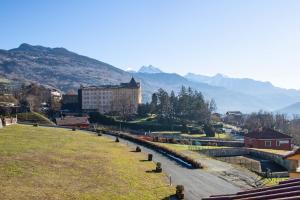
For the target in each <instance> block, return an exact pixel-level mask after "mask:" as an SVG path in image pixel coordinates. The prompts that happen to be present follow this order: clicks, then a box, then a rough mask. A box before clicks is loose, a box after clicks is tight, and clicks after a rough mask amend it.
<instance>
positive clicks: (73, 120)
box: [56, 116, 89, 126]
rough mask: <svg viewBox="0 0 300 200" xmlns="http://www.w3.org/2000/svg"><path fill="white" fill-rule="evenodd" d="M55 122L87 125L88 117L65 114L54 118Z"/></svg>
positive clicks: (69, 124)
mask: <svg viewBox="0 0 300 200" xmlns="http://www.w3.org/2000/svg"><path fill="white" fill-rule="evenodd" d="M56 124H57V125H58V126H75V125H78V124H84V125H88V124H89V120H88V117H73V116H66V117H63V118H61V117H59V118H56Z"/></svg>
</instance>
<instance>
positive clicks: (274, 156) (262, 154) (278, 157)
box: [249, 149, 295, 171]
mask: <svg viewBox="0 0 300 200" xmlns="http://www.w3.org/2000/svg"><path fill="white" fill-rule="evenodd" d="M249 151H250V155H253V156H258V157H261V158H265V159H267V160H272V161H274V162H276V163H277V164H278V165H280V166H282V167H284V168H286V169H287V170H289V171H291V170H294V169H295V162H293V161H291V160H286V159H284V158H283V156H282V155H278V154H273V153H268V152H262V151H258V150H254V149H249Z"/></svg>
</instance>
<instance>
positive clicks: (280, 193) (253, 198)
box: [203, 178, 300, 200]
mask: <svg viewBox="0 0 300 200" xmlns="http://www.w3.org/2000/svg"><path fill="white" fill-rule="evenodd" d="M299 197H300V178H295V179H289V180H287V181H282V182H280V183H279V185H276V186H271V187H265V188H258V189H252V190H246V191H244V192H238V193H236V194H230V195H215V196H211V197H208V198H203V200H232V199H244V200H246V199H247V200H260V199H300V198H299Z"/></svg>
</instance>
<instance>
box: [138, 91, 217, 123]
mask: <svg viewBox="0 0 300 200" xmlns="http://www.w3.org/2000/svg"><path fill="white" fill-rule="evenodd" d="M215 110H216V103H215V101H214V100H213V99H212V100H209V101H208V100H205V98H204V96H203V95H202V93H201V92H199V91H197V90H193V89H192V88H190V87H188V88H187V87H184V86H182V87H181V90H180V91H179V93H178V94H177V95H176V94H175V92H174V91H171V93H170V94H169V93H168V92H167V91H165V90H164V89H159V90H158V91H157V92H155V93H153V94H152V99H151V102H150V103H146V104H141V105H140V106H139V107H138V115H139V116H147V115H149V114H155V115H156V116H157V118H158V119H159V120H160V121H161V122H163V123H167V124H172V123H174V122H179V123H181V124H182V125H186V124H189V123H196V124H198V125H208V124H210V119H211V113H212V112H213V111H215Z"/></svg>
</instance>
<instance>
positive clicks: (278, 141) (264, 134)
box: [244, 128, 292, 150]
mask: <svg viewBox="0 0 300 200" xmlns="http://www.w3.org/2000/svg"><path fill="white" fill-rule="evenodd" d="M291 140H292V137H291V136H289V135H286V134H284V133H281V132H279V131H276V130H273V129H270V128H263V129H259V130H255V131H252V132H249V133H247V134H245V135H244V142H245V146H246V147H249V148H258V149H277V150H291V148H292V143H291Z"/></svg>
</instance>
